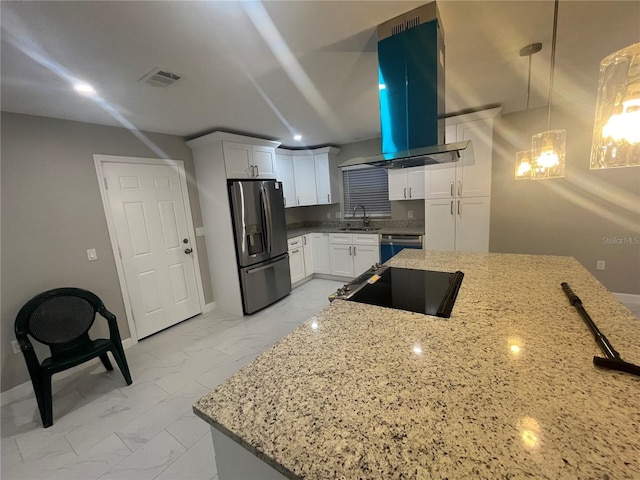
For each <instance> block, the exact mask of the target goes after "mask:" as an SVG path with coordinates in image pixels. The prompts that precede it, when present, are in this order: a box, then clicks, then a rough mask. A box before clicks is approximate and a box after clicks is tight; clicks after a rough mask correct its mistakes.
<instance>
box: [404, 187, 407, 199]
mask: <svg viewBox="0 0 640 480" xmlns="http://www.w3.org/2000/svg"><path fill="white" fill-rule="evenodd" d="M404 198H407V187H404Z"/></svg>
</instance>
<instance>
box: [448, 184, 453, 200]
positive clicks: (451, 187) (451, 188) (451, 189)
mask: <svg viewBox="0 0 640 480" xmlns="http://www.w3.org/2000/svg"><path fill="white" fill-rule="evenodd" d="M449 190H450V191H451V196H452V197H453V182H451V186H450V188H449Z"/></svg>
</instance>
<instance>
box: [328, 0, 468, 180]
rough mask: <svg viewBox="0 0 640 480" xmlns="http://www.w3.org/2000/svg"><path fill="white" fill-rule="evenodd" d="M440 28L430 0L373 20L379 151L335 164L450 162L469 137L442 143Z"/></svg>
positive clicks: (394, 165)
mask: <svg viewBox="0 0 640 480" xmlns="http://www.w3.org/2000/svg"><path fill="white" fill-rule="evenodd" d="M444 58H445V56H444V31H443V28H442V22H441V21H440V15H439V13H438V8H437V6H436V3H435V2H432V3H428V4H426V5H423V6H422V7H419V8H417V9H415V10H412V11H411V12H408V13H406V14H404V15H400V16H399V17H396V18H394V19H392V20H389V21H387V22H385V23H383V24H382V25H379V26H378V88H379V92H380V95H379V96H380V131H381V137H382V154H381V155H376V156H374V157H365V158H354V159H351V160H349V161H347V162H345V163H343V164H342V165H340V167H347V166H352V165H362V164H367V165H373V166H380V167H385V168H405V167H413V166H420V165H431V164H435V163H447V162H455V161H457V160H458V159H459V158H460V154H459V151H460V150H464V149H465V148H466V147H467V146H468V143H469V142H468V141H465V142H458V143H453V144H449V145H445V144H444V113H445V110H444V94H445V92H444V80H445V79H444Z"/></svg>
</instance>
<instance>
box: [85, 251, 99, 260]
mask: <svg viewBox="0 0 640 480" xmlns="http://www.w3.org/2000/svg"><path fill="white" fill-rule="evenodd" d="M87 258H88V259H89V261H90V262H93V261H95V260H97V259H98V254H97V253H96V249H95V248H90V249H89V250H87Z"/></svg>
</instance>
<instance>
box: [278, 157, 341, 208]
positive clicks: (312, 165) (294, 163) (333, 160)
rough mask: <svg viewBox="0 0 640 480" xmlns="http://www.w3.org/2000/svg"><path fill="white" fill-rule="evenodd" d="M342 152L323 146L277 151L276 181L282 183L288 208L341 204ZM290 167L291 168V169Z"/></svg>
mask: <svg viewBox="0 0 640 480" xmlns="http://www.w3.org/2000/svg"><path fill="white" fill-rule="evenodd" d="M339 151H340V150H339V149H337V148H334V147H324V148H318V149H315V150H287V149H284V148H279V149H278V150H277V157H276V160H277V178H278V180H280V181H281V182H282V184H283V188H284V192H285V197H286V198H290V200H287V204H286V206H287V207H304V206H308V205H326V204H331V203H338V202H339V201H340V200H339V197H340V195H339V178H338V177H339V175H340V171H339V169H338V168H337V154H338V152H339ZM289 164H291V167H289Z"/></svg>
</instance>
